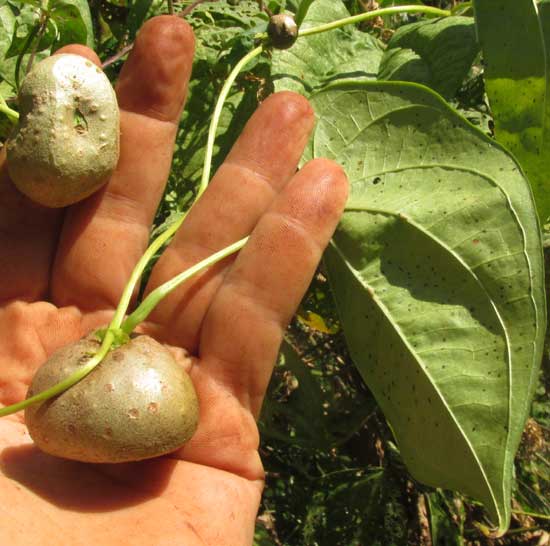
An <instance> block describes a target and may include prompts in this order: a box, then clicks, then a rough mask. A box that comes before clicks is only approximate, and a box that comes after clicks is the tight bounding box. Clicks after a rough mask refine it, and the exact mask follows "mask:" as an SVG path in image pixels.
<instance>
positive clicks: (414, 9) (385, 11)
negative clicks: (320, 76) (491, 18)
mask: <svg viewBox="0 0 550 546" xmlns="http://www.w3.org/2000/svg"><path fill="white" fill-rule="evenodd" d="M403 12H407V13H425V14H426V15H435V16H438V17H448V16H449V15H451V12H450V11H448V10H444V9H439V8H432V7H430V6H414V5H410V6H392V7H391V8H382V9H375V10H373V11H367V12H365V13H360V14H359V15H352V16H350V17H345V18H344V19H338V20H337V21H332V22H331V23H326V24H324V25H319V26H316V27H311V28H305V29H303V30H300V32H299V33H298V36H299V37H304V36H312V35H313V34H320V33H322V32H327V31H329V30H334V29H336V28H340V27H343V26H345V25H352V24H355V23H361V22H363V21H368V20H369V19H376V18H377V17H383V16H384V15H395V14H397V13H403Z"/></svg>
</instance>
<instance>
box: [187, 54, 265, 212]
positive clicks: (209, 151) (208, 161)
mask: <svg viewBox="0 0 550 546" xmlns="http://www.w3.org/2000/svg"><path fill="white" fill-rule="evenodd" d="M263 50H264V46H263V45H261V46H258V47H257V48H255V49H253V50H252V51H250V52H249V53H247V54H246V55H245V56H244V57H243V58H242V59H241V60H240V61H239V62H238V63H237V64H236V65H235V68H233V70H232V71H231V74H229V76H228V77H227V80H225V83H224V84H223V87H222V90H221V91H220V95H219V97H218V102H217V103H216V108H215V109H214V114H213V116H212V120H211V121H210V129H209V130H208V141H207V143H206V152H205V159H204V169H203V171H202V179H201V184H200V186H199V190H198V194H197V199H198V198H199V197H200V196H201V195H202V193H203V192H204V190H205V189H206V187H207V186H208V182H209V181H210V170H211V168H212V156H213V154H214V141H215V139H216V129H217V128H218V123H219V121H220V116H221V113H222V109H223V105H224V103H225V99H226V98H227V95H228V94H229V91H230V90H231V87H232V86H233V83H234V82H235V79H236V78H237V76H238V75H239V73H240V72H241V70H242V69H243V68H244V67H245V66H246V65H247V64H248V63H249V62H250V61H251V60H252V59H254V58H255V57H257V56H258V55H260V54H261V53H262V51H263ZM195 202H196V201H195Z"/></svg>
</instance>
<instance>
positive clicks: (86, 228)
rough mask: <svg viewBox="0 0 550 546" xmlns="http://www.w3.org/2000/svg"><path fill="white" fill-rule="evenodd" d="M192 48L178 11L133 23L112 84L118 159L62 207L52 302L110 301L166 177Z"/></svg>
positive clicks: (141, 244)
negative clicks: (101, 182) (103, 177)
mask: <svg viewBox="0 0 550 546" xmlns="http://www.w3.org/2000/svg"><path fill="white" fill-rule="evenodd" d="M193 53H194V38H193V32H192V30H191V28H190V27H189V25H188V24H187V23H186V22H185V21H183V20H182V19H180V18H178V17H174V16H159V17H154V18H152V19H150V20H149V21H147V22H146V23H145V24H144V25H143V27H142V28H141V30H140V32H139V34H138V37H137V39H136V42H135V44H134V47H133V49H132V52H131V53H130V56H129V58H128V60H127V61H126V63H125V64H124V67H123V69H122V72H121V74H120V78H119V80H118V83H117V86H116V91H117V97H118V101H119V106H120V110H121V116H120V127H121V142H120V145H121V150H120V159H119V163H118V165H117V168H116V170H115V172H114V173H113V175H112V177H111V179H110V180H109V182H108V183H107V185H106V186H105V187H104V188H103V190H100V191H99V192H97V193H96V194H94V195H92V196H91V197H90V198H88V199H86V200H84V201H82V202H80V203H77V204H76V205H74V206H73V207H71V208H70V210H69V211H68V214H67V218H66V220H65V224H64V226H63V232H62V235H61V239H60V243H59V251H58V254H57V257H56V260H55V264H54V271H53V279H52V296H53V301H54V303H56V304H58V305H63V306H65V305H76V306H78V307H79V308H81V309H83V310H93V309H100V308H101V309H109V308H113V307H115V306H116V304H117V302H118V299H119V298H120V294H121V293H122V290H123V288H124V285H125V284H126V282H127V279H128V276H129V275H130V273H131V271H132V269H133V268H134V266H135V264H136V262H137V261H138V259H139V257H140V256H141V254H142V253H143V251H144V250H145V248H146V246H147V243H148V240H149V231H150V227H151V224H152V221H153V217H154V214H155V211H156V209H157V206H158V203H159V201H160V198H161V197H162V193H163V191H164V186H165V184H166V180H167V178H168V173H169V171H170V165H171V161H172V151H173V148H174V141H175V137H176V131H177V126H178V121H179V117H180V112H181V109H182V107H183V103H184V101H185V97H186V94H187V84H188V81H189V77H190V74H191V66H192V60H193Z"/></svg>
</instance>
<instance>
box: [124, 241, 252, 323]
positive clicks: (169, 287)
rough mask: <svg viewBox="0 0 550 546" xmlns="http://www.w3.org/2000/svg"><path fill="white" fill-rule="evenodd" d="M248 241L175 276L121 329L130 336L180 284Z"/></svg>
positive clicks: (214, 255) (151, 294)
mask: <svg viewBox="0 0 550 546" xmlns="http://www.w3.org/2000/svg"><path fill="white" fill-rule="evenodd" d="M247 241H248V237H245V238H244V239H241V240H240V241H237V242H236V243H233V244H232V245H229V246H228V247H226V248H224V249H222V250H220V251H218V252H216V253H214V254H212V255H211V256H209V257H208V258H205V259H204V260H202V261H201V262H199V263H198V264H196V265H194V266H193V267H190V268H189V269H187V270H185V271H184V272H183V273H180V274H179V275H177V276H175V277H174V278H172V279H170V280H169V281H167V282H165V283H164V284H162V285H160V286H159V287H157V288H155V290H153V291H152V292H151V293H150V294H149V295H148V296H147V297H146V298H145V299H144V300H143V301H142V302H141V304H140V305H139V307H138V308H137V309H136V310H135V311H134V312H133V313H132V314H131V315H130V316H129V317H127V318H126V320H125V321H124V322H123V323H122V326H121V329H122V331H123V332H125V333H126V334H130V333H131V332H132V331H133V330H134V328H135V327H136V326H137V325H138V324H140V323H141V322H143V321H144V320H145V319H146V318H147V317H148V316H149V314H150V313H151V311H153V309H154V308H155V307H156V306H157V305H158V304H159V303H160V302H161V301H162V300H163V299H164V298H165V297H166V296H167V295H168V294H170V292H172V291H173V290H175V289H176V288H177V287H178V286H179V285H180V284H182V283H184V282H185V281H186V280H188V279H190V278H191V277H192V276H193V275H196V274H197V273H199V272H200V271H203V270H204V269H206V268H208V267H211V266H212V265H214V264H216V263H218V262H220V261H221V260H223V259H224V258H227V257H228V256H231V254H234V253H235V252H237V251H239V250H240V249H241V248H242V247H243V246H244V245H245V244H246V242H247Z"/></svg>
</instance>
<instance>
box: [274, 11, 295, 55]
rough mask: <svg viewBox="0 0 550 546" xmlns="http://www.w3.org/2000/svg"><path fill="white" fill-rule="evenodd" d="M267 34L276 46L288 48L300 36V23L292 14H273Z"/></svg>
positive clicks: (277, 47)
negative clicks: (298, 23)
mask: <svg viewBox="0 0 550 546" xmlns="http://www.w3.org/2000/svg"><path fill="white" fill-rule="evenodd" d="M267 34H268V36H269V39H270V40H271V45H273V47H274V48H276V49H288V48H289V47H291V46H293V45H294V42H296V39H297V38H298V25H297V24H296V21H294V19H293V18H292V17H291V16H290V15H286V14H284V13H280V14H278V15H273V16H272V17H271V19H270V20H269V25H268V27H267Z"/></svg>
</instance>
